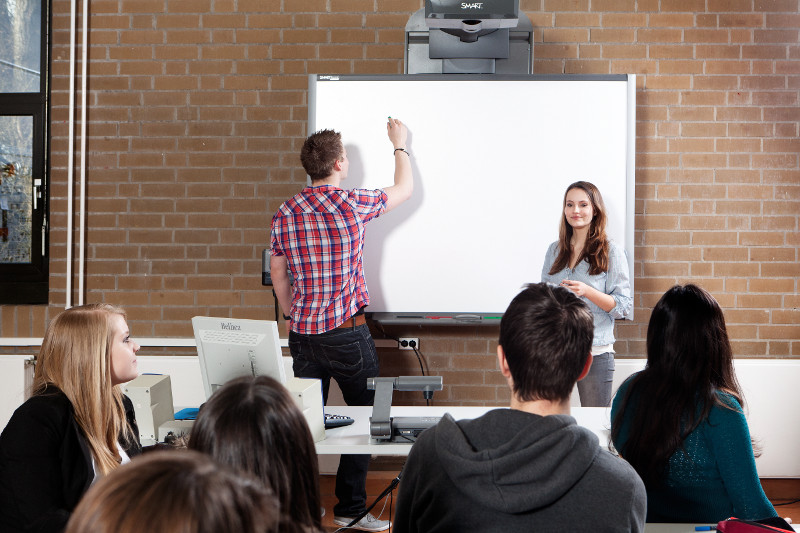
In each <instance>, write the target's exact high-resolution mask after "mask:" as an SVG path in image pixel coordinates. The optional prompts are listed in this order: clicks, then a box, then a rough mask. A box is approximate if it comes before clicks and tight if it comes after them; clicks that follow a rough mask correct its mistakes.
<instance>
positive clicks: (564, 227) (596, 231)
mask: <svg viewBox="0 0 800 533" xmlns="http://www.w3.org/2000/svg"><path fill="white" fill-rule="evenodd" d="M572 189H580V190H582V191H583V192H585V193H586V195H587V196H588V197H589V200H590V201H591V202H592V211H593V213H594V216H593V217H592V222H591V225H590V226H589V234H588V235H587V236H586V243H585V244H584V245H583V252H581V256H580V257H579V258H578V260H577V261H576V263H575V264H578V263H580V262H581V261H583V260H584V259H586V260H587V261H588V262H589V274H590V275H592V276H596V275H597V274H602V273H603V272H608V247H609V245H608V237H607V236H606V221H607V216H606V205H605V203H603V197H602V196H601V195H600V190H599V189H598V188H597V187H595V186H594V185H593V184H591V183H589V182H588V181H576V182H575V183H573V184H571V185H570V186H569V187H567V190H566V191H565V192H564V201H563V203H562V204H561V224H560V226H559V228H558V255H557V256H556V260H555V261H554V262H553V266H552V267H551V268H550V272H549V274H551V275H552V274H555V273H556V272H560V271H561V270H564V269H565V268H566V267H567V265H569V259H570V255H571V254H572V244H571V241H572V234H573V229H572V226H570V225H569V222H567V217H566V216H565V215H564V208H565V207H566V205H567V194H569V191H571V190H572Z"/></svg>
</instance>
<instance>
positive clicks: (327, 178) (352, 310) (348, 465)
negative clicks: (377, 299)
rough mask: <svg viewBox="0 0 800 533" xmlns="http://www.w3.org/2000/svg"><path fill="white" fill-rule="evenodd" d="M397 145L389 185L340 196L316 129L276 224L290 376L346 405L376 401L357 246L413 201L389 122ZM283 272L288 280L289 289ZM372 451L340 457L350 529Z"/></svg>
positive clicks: (274, 243) (339, 153)
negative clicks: (300, 178) (302, 183)
mask: <svg viewBox="0 0 800 533" xmlns="http://www.w3.org/2000/svg"><path fill="white" fill-rule="evenodd" d="M386 129H387V132H388V136H389V140H390V141H391V143H392V146H393V147H394V152H393V157H394V184H393V185H391V186H389V187H386V188H384V189H376V190H366V189H352V190H344V189H342V188H340V184H341V183H342V181H343V180H344V179H346V178H347V171H348V168H349V165H350V162H349V161H348V159H347V150H345V148H344V145H343V144H342V139H341V135H340V134H339V133H338V132H335V131H332V130H321V131H318V132H316V133H314V134H313V135H311V136H310V137H308V139H306V141H305V143H304V144H303V148H302V150H301V152H300V160H301V162H302V164H303V168H304V169H305V170H306V172H307V173H308V175H309V177H310V178H311V185H310V186H309V187H306V188H304V189H303V190H302V191H300V193H298V194H296V195H295V196H293V197H292V198H290V199H289V200H287V201H286V202H284V203H283V205H281V207H280V208H279V209H278V211H277V213H275V216H274V217H273V218H272V230H271V235H270V253H271V257H270V271H271V273H272V282H273V287H274V289H275V294H276V296H277V298H278V303H279V304H280V307H281V310H282V312H283V316H284V319H285V320H286V321H287V324H288V327H289V350H290V352H291V354H292V360H293V370H294V375H295V376H297V377H303V378H317V379H320V380H321V381H322V388H323V398H324V399H325V400H326V401H327V397H328V388H329V385H330V379H331V378H333V379H335V380H336V382H337V383H338V385H339V388H340V389H341V390H342V395H343V397H344V400H345V402H346V403H347V404H348V405H372V403H373V398H374V391H370V390H367V378H370V377H376V376H377V375H378V358H377V354H376V352H375V343H374V342H373V340H372V337H371V335H370V332H369V327H368V326H367V324H366V320H365V317H364V307H365V306H367V305H368V304H369V293H368V292H367V285H366V281H365V279H364V271H363V265H362V249H363V246H364V230H365V225H366V224H367V223H368V222H370V221H371V220H372V219H374V218H376V217H378V216H380V215H381V214H383V213H385V212H387V211H391V210H392V209H394V208H395V207H397V206H398V205H400V204H401V203H403V202H404V201H406V200H407V199H408V198H409V197H410V196H411V192H412V189H413V176H412V173H411V162H410V159H409V157H410V156H409V153H408V152H407V151H406V141H407V138H408V130H407V128H406V126H405V125H404V124H403V123H402V122H400V121H399V120H397V119H393V118H391V117H390V118H389V120H388V122H387V124H386ZM288 272H291V274H292V276H293V277H294V283H293V284H292V283H290V278H289V274H288ZM368 467H369V455H342V457H341V460H340V462H339V469H338V471H337V474H336V497H337V499H338V500H339V501H338V503H337V504H336V506H334V509H333V511H334V522H335V523H336V524H337V525H347V524H349V523H350V522H351V520H352V519H354V518H355V517H357V516H359V515H360V514H361V513H363V512H364V510H365V505H366V487H365V484H366V477H367V469H368ZM354 528H355V529H360V530H363V531H384V530H386V529H388V528H389V522H388V521H385V520H378V519H376V518H375V517H374V516H372V515H370V514H367V515H366V516H364V517H363V518H362V519H361V520H360V521H359V522H357V524H356V525H355V526H354Z"/></svg>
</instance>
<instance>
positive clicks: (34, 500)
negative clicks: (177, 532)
mask: <svg viewBox="0 0 800 533" xmlns="http://www.w3.org/2000/svg"><path fill="white" fill-rule="evenodd" d="M138 350H139V345H138V344H136V343H135V342H134V341H133V340H132V339H131V337H130V333H129V331H128V325H127V322H126V319H125V314H124V312H123V311H122V310H121V309H118V308H116V307H112V306H110V305H106V304H90V305H84V306H80V307H73V308H71V309H68V310H67V311H64V312H63V313H61V314H60V315H58V316H57V317H56V318H55V319H54V320H53V321H52V322H51V323H50V325H49V326H48V328H47V331H46V332H45V335H44V340H43V341H42V348H41V351H40V352H39V356H38V357H37V358H36V369H35V371H34V378H33V389H32V396H31V397H30V398H29V399H28V400H27V401H26V402H25V403H24V404H22V406H20V407H19V408H18V409H17V410H16V411H15V412H14V415H13V416H12V417H11V420H10V421H9V422H8V425H7V426H6V428H5V430H3V433H2V435H0V531H4V532H6V531H8V532H16V531H40V532H50V531H53V532H56V531H62V530H63V529H64V527H65V526H66V524H67V521H68V520H69V517H70V514H71V513H72V511H73V509H74V508H75V506H76V505H77V504H78V501H79V500H80V499H81V497H82V496H83V494H84V493H85V492H86V490H87V489H88V488H89V486H90V485H91V484H92V482H93V481H94V480H95V479H96V478H97V477H99V476H102V475H104V474H107V473H109V472H111V471H112V470H114V469H116V468H117V467H118V466H119V465H120V464H122V463H126V462H128V461H129V460H130V457H131V456H133V455H136V454H138V453H140V452H141V446H140V444H139V435H138V429H137V427H136V421H135V419H134V414H133V405H132V403H131V401H130V400H129V399H128V398H127V397H125V396H124V395H123V394H122V391H121V389H120V387H119V385H120V384H121V383H125V382H127V381H130V380H131V379H133V378H135V377H136V376H137V375H138V371H137V366H136V352H137V351H138Z"/></svg>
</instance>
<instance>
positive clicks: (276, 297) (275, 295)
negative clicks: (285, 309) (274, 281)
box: [272, 289, 280, 322]
mask: <svg viewBox="0 0 800 533" xmlns="http://www.w3.org/2000/svg"><path fill="white" fill-rule="evenodd" d="M272 297H273V298H274V299H275V322H277V321H278V316H279V315H280V313H279V312H278V309H280V305H279V304H278V295H277V294H275V289H272Z"/></svg>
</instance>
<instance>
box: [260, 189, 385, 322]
mask: <svg viewBox="0 0 800 533" xmlns="http://www.w3.org/2000/svg"><path fill="white" fill-rule="evenodd" d="M386 200H387V197H386V193H385V192H383V191H382V190H380V189H378V190H366V189H353V190H350V191H345V190H343V189H340V188H338V187H334V186H333V185H321V186H317V187H306V188H305V189H303V190H302V191H301V192H300V193H299V194H296V195H295V196H293V197H292V198H290V199H289V200H287V201H286V202H284V203H283V205H281V207H280V209H278V212H277V213H275V216H273V217H272V231H271V235H270V251H271V253H272V255H275V256H281V255H285V256H286V258H287V261H288V263H289V270H290V271H291V273H292V275H293V276H294V289H293V292H292V307H291V309H290V312H289V315H290V316H291V328H292V331H295V332H297V333H301V334H305V335H310V334H317V333H324V332H326V331H330V330H332V329H334V328H336V327H337V326H340V325H341V324H342V323H343V322H344V321H345V320H347V319H348V318H350V317H351V316H353V315H354V314H355V313H356V312H357V311H358V310H359V309H361V308H362V307H363V306H365V305H367V304H369V293H368V292H367V283H366V281H365V279H364V268H363V258H362V250H363V248H364V226H365V225H366V223H367V222H369V221H370V220H372V219H373V218H375V217H377V216H379V215H380V214H381V213H383V212H384V210H385V209H386Z"/></svg>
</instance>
